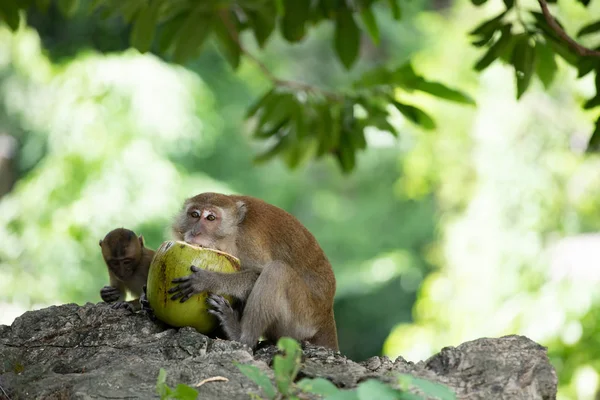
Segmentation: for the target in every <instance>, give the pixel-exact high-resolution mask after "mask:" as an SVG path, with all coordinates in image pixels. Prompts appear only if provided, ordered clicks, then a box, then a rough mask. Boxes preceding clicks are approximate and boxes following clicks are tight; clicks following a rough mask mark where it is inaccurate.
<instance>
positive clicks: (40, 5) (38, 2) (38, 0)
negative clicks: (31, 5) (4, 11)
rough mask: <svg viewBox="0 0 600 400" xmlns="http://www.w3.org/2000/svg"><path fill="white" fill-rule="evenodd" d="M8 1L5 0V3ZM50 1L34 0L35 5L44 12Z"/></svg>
mask: <svg viewBox="0 0 600 400" xmlns="http://www.w3.org/2000/svg"><path fill="white" fill-rule="evenodd" d="M9 1H10V0H9ZM9 1H7V3H8V2H9ZM50 3H51V0H35V7H36V8H37V9H38V10H40V11H41V12H42V13H44V14H45V13H46V12H47V11H48V8H49V7H50Z"/></svg>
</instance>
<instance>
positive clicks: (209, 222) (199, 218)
mask: <svg viewBox="0 0 600 400" xmlns="http://www.w3.org/2000/svg"><path fill="white" fill-rule="evenodd" d="M237 222H238V221H237V218H236V210H231V209H230V208H227V207H219V206H216V205H213V204H200V203H194V202H191V203H188V204H186V205H185V206H184V208H183V210H182V212H181V214H180V215H179V217H178V218H177V219H176V221H175V224H174V226H173V228H174V231H175V232H176V233H178V234H179V239H182V240H184V241H185V242H187V243H191V244H195V245H197V246H201V247H208V248H212V249H218V250H223V249H222V247H223V246H222V245H223V244H224V243H225V242H226V241H227V239H228V238H229V237H232V236H233V235H234V234H235V232H236V231H237Z"/></svg>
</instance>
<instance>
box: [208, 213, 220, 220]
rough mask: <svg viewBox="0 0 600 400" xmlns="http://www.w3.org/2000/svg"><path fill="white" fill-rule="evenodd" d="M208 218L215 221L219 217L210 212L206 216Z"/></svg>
mask: <svg viewBox="0 0 600 400" xmlns="http://www.w3.org/2000/svg"><path fill="white" fill-rule="evenodd" d="M206 219H207V220H209V221H214V220H215V219H217V217H215V216H214V215H212V214H208V216H207V217H206Z"/></svg>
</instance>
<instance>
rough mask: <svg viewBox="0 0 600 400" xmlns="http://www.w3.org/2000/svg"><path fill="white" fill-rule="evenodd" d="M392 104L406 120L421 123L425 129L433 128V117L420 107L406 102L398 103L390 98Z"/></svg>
mask: <svg viewBox="0 0 600 400" xmlns="http://www.w3.org/2000/svg"><path fill="white" fill-rule="evenodd" d="M392 104H393V105H394V107H396V108H397V109H398V111H400V112H401V113H402V115H404V116H405V117H406V118H407V119H408V120H410V121H412V122H414V123H415V124H418V125H421V126H422V127H423V128H425V129H427V130H432V129H435V122H434V121H433V119H432V118H431V117H430V116H429V115H428V114H426V113H425V112H424V111H422V110H421V109H419V108H417V107H415V106H411V105H408V104H404V103H400V102H399V101H397V100H392Z"/></svg>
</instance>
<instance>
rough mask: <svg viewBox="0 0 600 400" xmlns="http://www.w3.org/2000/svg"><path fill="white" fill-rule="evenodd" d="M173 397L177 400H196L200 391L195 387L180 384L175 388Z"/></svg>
mask: <svg viewBox="0 0 600 400" xmlns="http://www.w3.org/2000/svg"><path fill="white" fill-rule="evenodd" d="M172 396H173V397H174V398H176V399H177V400H196V398H197V397H198V391H196V389H194V388H193V387H190V386H188V385H184V384H183V383H180V384H178V385H177V386H176V387H175V390H174V391H173V395H172Z"/></svg>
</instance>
